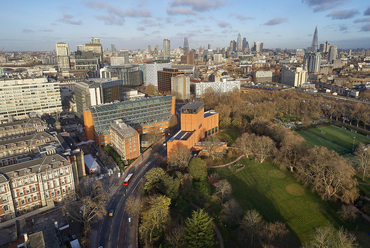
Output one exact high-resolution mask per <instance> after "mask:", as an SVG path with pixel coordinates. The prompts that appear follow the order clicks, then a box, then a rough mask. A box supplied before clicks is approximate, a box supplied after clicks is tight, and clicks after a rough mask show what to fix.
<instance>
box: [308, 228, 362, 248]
mask: <svg viewBox="0 0 370 248" xmlns="http://www.w3.org/2000/svg"><path fill="white" fill-rule="evenodd" d="M304 247H305V248H322V247H334V248H344V247H345V248H352V247H357V244H356V237H355V236H354V235H353V234H351V233H349V232H348V231H346V230H344V229H343V227H341V228H340V229H339V231H336V230H335V228H334V227H333V226H331V225H327V226H323V227H318V228H316V234H315V235H314V236H313V238H312V240H311V242H310V243H308V244H306V245H304Z"/></svg>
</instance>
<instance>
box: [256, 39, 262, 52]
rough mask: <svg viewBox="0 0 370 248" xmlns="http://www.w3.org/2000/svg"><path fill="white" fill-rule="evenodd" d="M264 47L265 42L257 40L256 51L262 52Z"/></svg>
mask: <svg viewBox="0 0 370 248" xmlns="http://www.w3.org/2000/svg"><path fill="white" fill-rule="evenodd" d="M262 49H263V42H260V41H257V42H256V43H255V51H256V52H257V53H260V52H262Z"/></svg>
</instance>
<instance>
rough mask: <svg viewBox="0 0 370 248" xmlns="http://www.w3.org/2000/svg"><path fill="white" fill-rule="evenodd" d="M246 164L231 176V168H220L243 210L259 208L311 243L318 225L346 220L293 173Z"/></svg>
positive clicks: (246, 161) (248, 161)
mask: <svg viewBox="0 0 370 248" xmlns="http://www.w3.org/2000/svg"><path fill="white" fill-rule="evenodd" d="M240 162H241V163H245V164H246V167H245V168H244V169H243V170H241V171H239V172H238V173H234V174H231V175H230V174H229V175H227V170H228V169H227V168H222V169H219V170H217V171H218V173H219V174H220V175H221V177H226V178H227V180H228V181H229V182H230V184H231V185H232V195H233V197H234V198H235V199H236V200H237V201H238V202H239V204H240V205H241V206H242V208H243V210H244V211H245V210H248V209H256V210H257V211H258V212H259V213H260V214H261V215H262V216H263V218H264V220H265V221H269V222H274V221H282V222H284V223H286V224H287V225H288V226H289V228H290V229H291V230H292V231H293V232H294V233H295V235H296V237H298V239H299V240H300V242H302V243H305V242H307V241H308V240H309V239H310V237H311V236H312V235H313V234H314V232H315V228H316V227H318V226H323V225H326V224H327V223H329V222H331V223H333V224H334V225H335V226H342V225H345V223H344V222H343V221H342V220H341V219H339V218H338V216H337V214H336V211H337V209H336V207H335V208H334V207H333V205H335V206H337V205H336V204H334V203H332V202H325V201H322V200H321V199H320V197H319V196H317V195H316V194H314V193H313V192H312V191H311V190H310V189H307V188H304V187H303V186H302V185H301V184H300V183H299V182H297V180H296V179H295V178H294V177H293V176H292V174H291V173H290V172H286V171H282V170H279V168H278V167H277V166H276V165H273V164H271V163H262V164H259V163H257V162H255V161H250V160H247V159H242V160H240Z"/></svg>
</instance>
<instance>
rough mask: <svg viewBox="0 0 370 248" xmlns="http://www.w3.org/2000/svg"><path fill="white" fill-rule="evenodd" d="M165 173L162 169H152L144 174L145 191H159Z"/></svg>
mask: <svg viewBox="0 0 370 248" xmlns="http://www.w3.org/2000/svg"><path fill="white" fill-rule="evenodd" d="M165 175H166V172H165V171H164V170H163V169H162V168H153V169H151V170H150V171H148V172H147V173H146V174H145V178H146V182H145V184H144V190H145V191H147V192H148V191H151V190H153V189H159V187H160V183H161V182H162V178H163V177H164V176H165Z"/></svg>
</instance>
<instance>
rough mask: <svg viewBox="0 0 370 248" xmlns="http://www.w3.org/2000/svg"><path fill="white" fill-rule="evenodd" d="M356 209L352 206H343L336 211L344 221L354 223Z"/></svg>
mask: <svg viewBox="0 0 370 248" xmlns="http://www.w3.org/2000/svg"><path fill="white" fill-rule="evenodd" d="M356 213H357V209H356V207H355V206H353V205H345V204H343V205H342V207H341V209H340V210H339V211H338V214H339V216H340V217H342V219H343V220H345V221H354V220H355V219H356V217H357V215H356Z"/></svg>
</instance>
